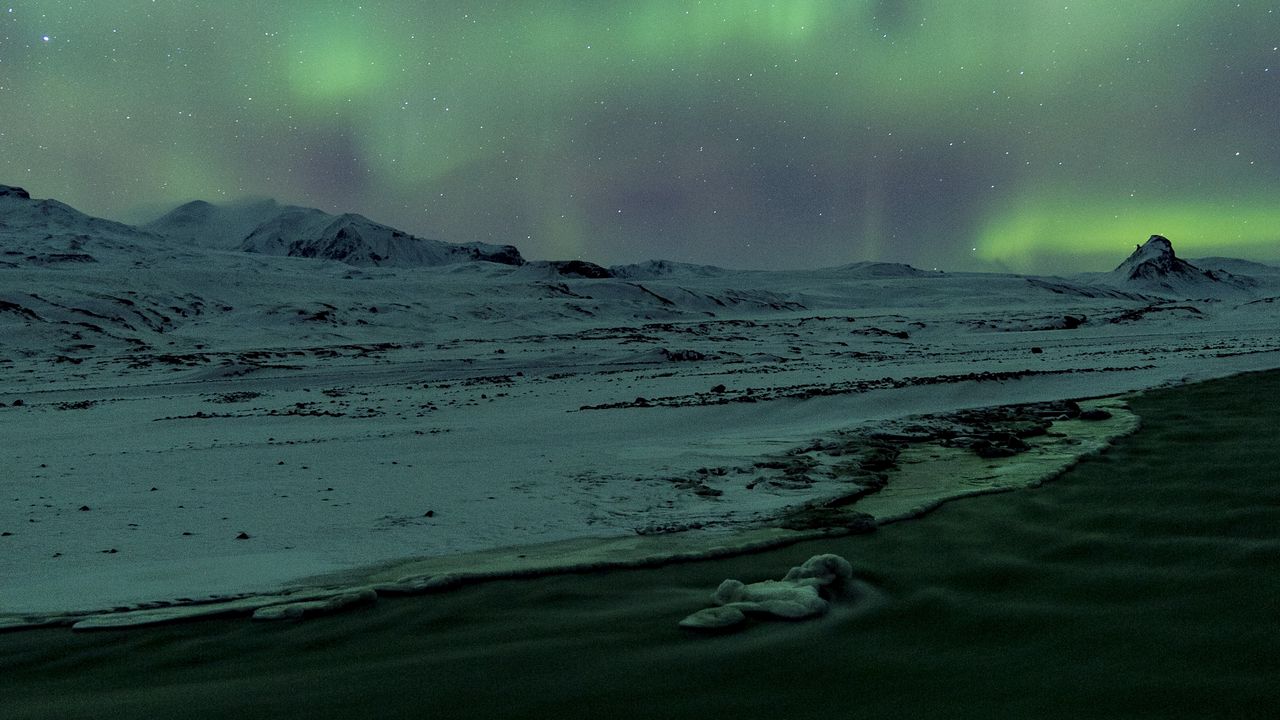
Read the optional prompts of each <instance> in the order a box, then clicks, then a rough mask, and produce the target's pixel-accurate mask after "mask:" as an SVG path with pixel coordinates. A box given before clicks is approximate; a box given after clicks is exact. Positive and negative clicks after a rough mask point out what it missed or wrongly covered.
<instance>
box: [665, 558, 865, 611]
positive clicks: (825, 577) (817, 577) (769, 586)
mask: <svg viewBox="0 0 1280 720" xmlns="http://www.w3.org/2000/svg"><path fill="white" fill-rule="evenodd" d="M852 594H853V566H852V565H851V564H850V563H849V561H848V560H845V559H844V558H842V557H840V556H839V555H830V554H826V555H814V556H813V557H811V558H809V559H808V560H806V561H804V563H802V564H801V565H799V566H798V567H793V568H791V569H790V570H789V571H787V574H786V575H785V576H784V577H783V579H781V580H764V581H761V582H755V583H750V584H748V583H743V582H742V581H740V580H734V579H732V578H730V579H727V580H725V581H724V582H722V583H720V587H718V588H716V591H715V592H714V593H712V595H711V600H712V602H714V603H715V604H716V605H717V606H719V607H710V608H706V609H705V610H699V611H698V612H696V613H693V614H692V615H689V616H688V617H686V618H685V619H684V620H681V621H680V627H682V628H686V629H691V630H721V629H726V628H732V627H737V626H739V625H741V624H743V622H744V621H745V619H746V616H747V615H758V616H763V617H766V618H769V617H773V618H785V619H788V620H801V619H805V618H812V617H817V616H819V615H823V614H825V613H826V612H827V610H828V609H829V608H830V602H829V600H831V599H833V598H837V597H844V596H849V595H852Z"/></svg>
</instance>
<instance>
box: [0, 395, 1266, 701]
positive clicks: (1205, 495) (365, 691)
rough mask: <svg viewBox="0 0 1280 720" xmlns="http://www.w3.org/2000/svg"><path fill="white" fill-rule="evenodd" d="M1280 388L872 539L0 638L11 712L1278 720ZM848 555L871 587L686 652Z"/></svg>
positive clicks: (1141, 403) (1214, 401) (1189, 413)
mask: <svg viewBox="0 0 1280 720" xmlns="http://www.w3.org/2000/svg"><path fill="white" fill-rule="evenodd" d="M1275 398H1280V372H1273V373H1267V374H1260V375H1251V376H1244V377H1240V378H1235V379H1232V380H1228V381H1217V382H1211V383H1205V384H1202V385H1197V386H1192V387H1187V388H1182V389H1178V390H1176V391H1160V392H1156V393H1152V394H1150V395H1148V396H1146V397H1144V398H1142V399H1140V400H1138V401H1136V402H1135V403H1134V408H1135V410H1137V411H1138V413H1139V414H1140V415H1142V417H1143V421H1144V428H1143V430H1142V431H1141V432H1139V433H1138V434H1137V435H1135V436H1133V437H1131V438H1128V439H1126V440H1123V441H1122V442H1120V443H1119V444H1118V445H1117V446H1116V447H1114V448H1112V449H1111V450H1110V451H1109V452H1108V453H1107V454H1105V455H1104V456H1101V457H1098V458H1094V459H1091V460H1088V461H1086V462H1084V463H1082V464H1081V465H1080V466H1079V467H1077V468H1076V469H1075V470H1073V471H1072V472H1070V473H1069V474H1068V475H1066V476H1065V477H1063V478H1061V479H1060V480H1058V481H1056V482H1054V483H1052V484H1050V485H1047V486H1045V487H1042V488H1039V489H1036V490H1027V491H1021V492H1016V493H1009V494H1005V495H998V496H987V497H982V498H974V499H970V500H965V501H961V502H956V503H953V504H950V505H948V506H945V507H943V508H942V509H941V510H939V511H937V512H935V513H933V514H931V515H929V516H927V517H925V518H922V519H918V520H913V521H909V522H904V523H901V524H898V525H894V526H890V527H887V528H884V529H882V530H881V531H880V532H878V533H875V534H873V535H869V536H859V537H852V538H846V539H842V540H837V541H822V542H817V543H811V544H806V545H801V546H795V547H791V548H787V549H784V550H778V551H773V552H769V553H766V554H761V555H754V556H750V557H743V558H735V559H730V560H719V561H714V562H704V563H695V564H688V565H679V566H673V567H668V568H663V569H658V570H648V571H628V572H616V573H597V574H591V575H570V576H563V577H554V578H546V579H542V580H534V581H512V582H494V583H490V584H485V585H480V586H475V587H470V588H465V589H462V590H460V591H457V592H453V593H449V594H445V595H438V596H431V597H425V598H417V599H411V600H404V601H383V602H382V603H380V604H379V605H378V606H377V607H376V608H373V609H369V610H365V611H360V612H355V613H351V614H348V615H343V616H339V617H335V618H331V619H326V620H317V621H308V622H305V623H300V624H292V625H254V624H251V623H249V622H247V621H244V620H235V621H208V622H201V623H191V624H186V625H178V626H171V627H164V628H155V629H150V630H146V631H130V632H119V633H106V634H86V635H78V634H73V633H71V632H69V631H67V630H65V629H63V630H52V631H33V632H21V633H11V634H7V635H0V717H4V718H14V719H15V720H16V719H17V718H27V717H48V718H71V717H86V718H89V717H93V718H105V717H110V718H122V717H155V718H179V717H191V718H195V717H233V718H257V717H264V718H265V717H294V716H297V717H309V718H327V717H439V718H458V717H485V718H492V717H592V718H601V717H603V718H606V719H608V718H630V717H652V718H683V717H697V718H711V717H737V718H755V717H779V718H819V717H821V718H833V717H834V718H856V717H874V718H881V717H902V718H968V717H973V718H990V717H1018V718H1092V717H1153V718H1182V717H1186V718H1201V719H1203V718H1219V717H1220V718H1272V717H1280V405H1278V404H1277V403H1276V402H1275V401H1274V399H1275ZM818 552H836V553H840V554H842V555H844V556H846V557H848V558H849V559H850V560H852V561H853V562H854V564H855V567H857V568H858V570H859V571H860V573H861V574H862V575H863V576H864V577H866V578H868V579H870V580H871V581H872V582H873V583H875V584H876V585H877V586H878V587H879V588H881V590H882V592H883V598H882V599H881V600H880V602H879V603H878V604H872V606H870V607H865V608H861V609H858V610H855V609H851V608H849V607H844V608H840V609H838V610H837V611H836V612H835V613H833V614H832V615H831V616H829V617H827V618H824V619H823V620H820V621H815V622H809V623H801V624H773V625H761V626H757V627H754V628H752V629H750V630H748V631H747V632H745V633H743V634H740V635H735V636H730V637H717V638H704V637H692V636H688V635H685V634H683V633H681V632H680V631H678V630H677V628H676V622H677V621H678V620H679V619H680V618H681V617H683V616H684V615H685V614H687V613H689V612H691V611H693V610H696V609H698V608H700V607H703V606H704V604H705V598H706V596H707V595H708V594H709V593H710V591H711V590H712V589H714V587H715V586H716V585H717V584H718V583H719V581H720V580H721V579H723V578H725V577H737V578H740V579H743V580H747V581H752V580H759V579H765V578H770V577H779V576H780V575H781V574H782V573H783V572H784V571H785V570H786V569H787V567H789V566H790V565H793V564H797V563H799V562H800V561H802V560H803V559H805V558H806V557H808V556H809V555H812V554H815V553H818Z"/></svg>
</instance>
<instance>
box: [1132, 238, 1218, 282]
mask: <svg viewBox="0 0 1280 720" xmlns="http://www.w3.org/2000/svg"><path fill="white" fill-rule="evenodd" d="M1115 273H1116V274H1117V275H1123V276H1124V278H1125V279H1127V280H1142V279H1151V278H1158V277H1164V276H1167V275H1189V274H1200V269H1199V268H1197V267H1196V266H1194V265H1192V264H1191V263H1189V262H1187V261H1185V260H1182V259H1180V258H1179V257H1178V256H1177V255H1176V254H1174V252H1173V243H1171V242H1169V238H1166V237H1164V236H1163V235H1152V236H1151V237H1150V238H1148V239H1147V241H1146V242H1145V243H1143V244H1141V245H1139V246H1138V247H1137V249H1136V250H1134V251H1133V254H1131V255H1129V257H1128V258H1127V259H1126V260H1125V261H1124V262H1122V263H1120V266H1119V267H1117V268H1116V269H1115Z"/></svg>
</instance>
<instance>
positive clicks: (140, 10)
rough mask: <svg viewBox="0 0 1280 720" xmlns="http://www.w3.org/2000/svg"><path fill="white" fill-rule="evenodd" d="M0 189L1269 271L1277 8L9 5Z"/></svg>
mask: <svg viewBox="0 0 1280 720" xmlns="http://www.w3.org/2000/svg"><path fill="white" fill-rule="evenodd" d="M0 183H6V184H11V185H21V186H23V187H26V188H28V189H29V190H30V191H32V193H33V194H34V195H36V196H38V197H56V198H58V199H60V200H63V201H65V202H68V203H70V204H72V205H74V206H76V207H78V208H80V209H81V210H84V211H86V212H90V213H92V214H97V215H103V216H106V217H112V218H117V219H124V220H128V221H133V222H137V221H142V220H147V219H151V218H152V217H155V216H157V215H159V214H160V213H161V212H163V211H164V210H167V209H169V208H170V207H172V206H173V205H176V204H178V203H179V202H183V201H187V200H191V199H197V198H200V199H207V200H212V201H220V200H231V199H235V198H239V197H245V196H256V197H261V196H270V197H275V198H277V199H279V200H281V201H283V202H290V203H296V204H302V205H309V206H314V207H320V208H323V209H325V210H328V211H331V212H347V211H350V212H359V213H362V214H364V215H367V216H369V217H371V218H373V219H374V220H378V221H380V222H385V223H387V224H390V225H393V226H396V227H399V228H401V229H404V230H407V231H410V232H413V233H416V234H419V235H424V236H428V237H436V238H440V239H444V240H451V241H455V242H466V241H475V240H480V241H488V242H502V243H513V244H515V245H517V246H519V247H520V248H521V250H522V251H523V252H524V254H525V255H526V257H532V258H575V257H581V258H584V259H588V260H593V261H596V262H601V263H606V264H608V263H620V262H633V261H639V260H644V259H648V258H655V257H662V258H668V259H673V260H681V261H687V262H699V263H714V264H719V265H726V266H731V267H744V268H800V267H818V266H828V265H836V264H840V263H846V262H852V261H857V260H892V261H903V262H910V263H912V264H914V265H917V266H920V267H926V268H933V267H939V268H942V269H956V270H959V269H1001V268H1007V269H1013V270H1020V271H1036V272H1066V271H1071V270H1080V269H1099V270H1100V269H1109V268H1110V267H1112V266H1114V265H1115V264H1117V263H1118V262H1119V261H1120V260H1121V259H1123V257H1124V256H1125V255H1126V254H1127V253H1128V252H1129V251H1130V250H1132V249H1133V246H1134V244H1135V243H1137V242H1140V241H1143V240H1145V239H1146V237H1147V236H1148V235H1150V234H1152V233H1161V234H1164V235H1167V236H1168V237H1169V238H1170V239H1172V240H1173V242H1174V246H1175V248H1177V249H1178V251H1179V253H1180V254H1182V255H1185V256H1191V257H1195V256H1197V255H1209V254H1228V255H1234V256H1237V257H1250V258H1254V259H1264V260H1274V259H1277V258H1280V3H1274V2H1260V1H1256V2H1240V3H1236V2H1219V1H1216V0H1132V1H1128V2H1116V1H1115V0H1105V1H1101V0H1099V1H1094V0H1085V1H1081V0H1056V1H1055V2H1045V1H1042V0H965V1H963V2H960V1H957V0H897V1H894V0H879V1H874V0H822V1H819V0H792V1H790V2H783V1H779V2H764V1H761V0H736V1H729V0H724V1H719V2H718V1H715V0H702V1H701V2H698V1H696V0H679V1H677V0H626V1H625V2H624V1H623V0H543V1H540V2H532V1H521V0H486V1H468V0H457V1H455V2H425V1H417V2H415V1H411V0H402V1H386V2H378V1H376V0H373V1H367V2H363V3H361V2H336V1H332V0H305V1H299V2H290V1H288V0H275V1H273V2H265V1H264V0H216V1H214V0H211V1H208V2H197V1H195V0H85V1H79V2H77V1H58V0H47V1H31V2H28V1H18V0H14V1H12V2H9V3H3V2H0Z"/></svg>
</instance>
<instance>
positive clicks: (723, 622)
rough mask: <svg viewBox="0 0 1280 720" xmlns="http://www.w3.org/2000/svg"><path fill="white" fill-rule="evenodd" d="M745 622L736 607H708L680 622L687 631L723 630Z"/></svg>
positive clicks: (745, 618) (744, 617)
mask: <svg viewBox="0 0 1280 720" xmlns="http://www.w3.org/2000/svg"><path fill="white" fill-rule="evenodd" d="M746 621H747V616H746V615H744V614H743V613H742V611H741V610H739V609H738V608H736V607H733V606H724V607H709V608H706V609H704V610H699V611H698V612H696V613H694V614H692V615H690V616H689V617H687V618H685V619H683V620H681V621H680V627H682V628H685V629H687V630H725V629H728V628H732V627H734V626H736V625H741V624H742V623H744V622H746Z"/></svg>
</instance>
